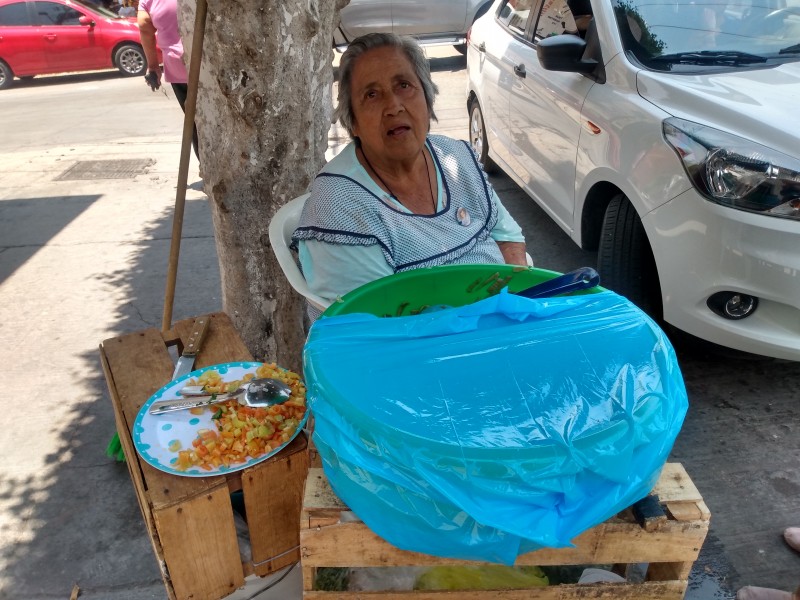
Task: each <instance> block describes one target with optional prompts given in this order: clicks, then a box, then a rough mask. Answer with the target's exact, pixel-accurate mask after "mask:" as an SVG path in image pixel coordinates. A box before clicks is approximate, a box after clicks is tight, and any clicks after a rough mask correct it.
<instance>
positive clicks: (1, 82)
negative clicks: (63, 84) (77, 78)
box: [0, 0, 147, 89]
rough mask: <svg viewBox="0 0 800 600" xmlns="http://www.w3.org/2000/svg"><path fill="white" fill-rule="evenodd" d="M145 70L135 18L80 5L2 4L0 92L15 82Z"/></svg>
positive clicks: (61, 1) (73, 0) (45, 0)
mask: <svg viewBox="0 0 800 600" xmlns="http://www.w3.org/2000/svg"><path fill="white" fill-rule="evenodd" d="M113 67H117V68H118V69H119V70H120V71H121V72H122V73H123V74H125V75H141V74H143V73H144V71H145V69H146V68H147V60H146V59H145V56H144V51H143V50H142V46H141V43H140V41H139V27H138V26H137V25H136V19H134V18H124V17H119V16H117V15H115V14H114V13H113V12H111V11H110V10H107V9H105V8H102V7H99V6H94V5H88V4H84V3H83V2H80V0H0V89H3V88H7V87H9V86H10V85H11V84H12V82H13V79H14V77H32V76H34V75H48V74H52V73H66V72H72V71H94V70H99V69H110V68H113Z"/></svg>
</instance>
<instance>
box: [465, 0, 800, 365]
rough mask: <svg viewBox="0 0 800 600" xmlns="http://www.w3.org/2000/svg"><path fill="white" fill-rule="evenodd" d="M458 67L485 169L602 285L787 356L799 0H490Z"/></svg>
mask: <svg viewBox="0 0 800 600" xmlns="http://www.w3.org/2000/svg"><path fill="white" fill-rule="evenodd" d="M467 71H468V90H467V93H468V98H467V106H468V110H469V113H470V138H471V143H472V146H473V148H474V150H475V151H476V152H477V153H478V155H479V156H480V158H481V161H482V162H483V163H484V165H485V166H486V167H487V168H489V169H491V168H492V167H493V166H495V165H496V166H499V167H500V168H501V169H502V170H503V171H505V172H506V173H507V174H508V175H509V176H510V177H511V178H512V179H514V180H515V181H516V182H517V183H518V184H519V185H520V186H521V187H522V188H523V189H524V190H525V191H526V192H527V193H528V194H529V195H530V196H531V197H532V198H533V199H534V200H535V201H536V202H537V204H539V205H540V206H541V207H542V208H543V209H544V210H545V211H546V212H547V214H548V215H549V216H550V217H551V218H552V219H553V220H554V221H556V222H557V223H558V224H559V225H560V226H561V227H562V228H563V229H564V231H566V232H567V233H568V234H569V235H570V236H571V238H572V239H573V241H575V243H577V244H578V245H579V246H581V247H582V248H584V249H586V250H597V251H598V270H599V271H600V274H601V277H602V284H603V285H604V286H606V287H608V288H610V289H613V290H615V291H617V292H618V293H620V294H623V295H625V296H627V297H628V298H629V299H631V300H632V301H633V302H635V303H636V304H638V305H639V306H640V307H642V308H643V309H644V310H646V311H647V312H648V313H650V314H651V315H652V316H654V317H655V318H656V319H658V320H660V321H661V323H662V324H664V326H665V328H666V329H667V330H668V331H670V330H672V329H673V328H676V329H677V330H681V331H683V332H688V333H689V334H692V335H693V336H697V337H699V338H702V339H705V340H708V341H710V342H713V343H715V344H719V345H723V346H726V347H729V348H734V349H737V350H742V351H745V352H749V353H754V354H760V355H765V356H771V357H778V358H784V359H791V360H800V120H799V119H798V108H797V107H798V106H800V0H762V1H761V2H759V3H751V0H704V1H703V2H697V3H695V2H694V1H693V0H591V2H590V1H589V0H497V1H496V2H495V4H494V5H493V7H492V9H491V10H490V11H489V13H487V14H486V15H485V16H484V17H482V18H480V19H478V20H477V21H476V22H475V24H474V26H473V27H472V30H471V32H470V36H469V50H468V53H467ZM534 258H535V257H534ZM542 266H543V267H546V266H547V265H542Z"/></svg>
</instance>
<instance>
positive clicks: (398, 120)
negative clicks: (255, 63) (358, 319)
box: [293, 33, 526, 318]
mask: <svg viewBox="0 0 800 600" xmlns="http://www.w3.org/2000/svg"><path fill="white" fill-rule="evenodd" d="M437 91H438V90H437V88H436V84H434V83H433V81H432V80H431V75H430V69H429V67H428V61H427V59H426V58H425V55H424V54H423V52H422V50H421V49H420V47H419V45H418V44H417V43H416V42H415V41H414V40H413V39H411V38H401V37H398V36H396V35H393V34H383V33H382V34H368V35H365V36H362V37H360V38H358V39H356V40H355V41H353V42H352V43H351V44H350V46H349V47H348V49H347V51H346V52H345V53H344V54H343V55H342V59H341V61H340V64H339V98H338V106H337V108H336V116H337V118H338V119H339V120H340V121H341V123H342V125H343V126H344V127H345V129H347V131H348V132H349V133H350V135H351V137H352V138H353V141H352V142H351V143H350V144H348V145H347V146H346V147H345V148H344V150H343V151H342V152H341V153H340V154H339V155H337V156H336V157H335V158H334V159H333V160H331V161H330V162H329V163H328V164H327V165H326V166H325V167H324V168H323V169H322V171H321V172H320V173H319V174H318V175H317V177H316V179H315V180H314V183H313V186H312V190H311V196H310V197H309V199H308V201H307V202H306V205H305V207H304V209H303V214H302V216H301V219H300V223H299V226H298V228H297V229H296V230H295V232H294V236H293V239H294V241H295V242H296V243H297V246H298V252H299V258H300V265H301V267H302V270H303V274H304V276H305V278H306V281H307V282H308V285H309V287H310V288H311V290H312V291H314V292H315V293H316V294H318V295H319V296H321V297H323V298H326V299H330V300H333V299H335V298H336V297H337V296H340V295H343V294H345V293H347V292H349V291H351V290H353V289H355V288H356V287H358V286H360V285H363V284H365V283H368V282H370V281H373V280H375V279H378V278H380V277H384V276H386V275H391V274H392V273H396V272H400V271H405V270H409V269H415V268H419V267H430V266H435V265H446V264H468V263H473V264H474V263H504V262H505V263H513V264H519V265H524V264H525V259H526V256H525V244H524V238H523V236H522V231H521V229H520V227H519V225H517V223H516V222H515V221H514V219H513V218H512V217H511V216H510V215H509V214H508V212H507V211H506V209H505V208H504V207H503V205H502V204H501V203H500V200H499V198H498V197H497V194H495V192H494V190H493V189H492V187H491V186H490V185H489V183H488V181H487V179H486V176H485V175H484V173H483V171H482V170H481V168H480V165H479V163H478V162H477V160H476V158H475V155H474V153H473V152H472V150H471V149H470V147H469V145H468V144H467V143H466V142H462V141H455V140H452V139H450V138H447V137H444V136H440V135H430V134H429V131H430V121H431V119H432V118H433V119H435V118H436V116H435V114H434V112H433V100H434V96H435V94H436V93H437ZM311 316H312V318H313V317H315V316H317V315H314V314H312V315H311Z"/></svg>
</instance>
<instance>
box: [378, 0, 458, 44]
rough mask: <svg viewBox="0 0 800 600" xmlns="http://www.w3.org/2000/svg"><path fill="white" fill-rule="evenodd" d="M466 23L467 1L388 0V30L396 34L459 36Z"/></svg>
mask: <svg viewBox="0 0 800 600" xmlns="http://www.w3.org/2000/svg"><path fill="white" fill-rule="evenodd" d="M466 21H467V0H434V1H433V2H431V1H430V0H393V1H392V31H394V33H396V34H398V35H416V36H420V35H429V34H435V33H461V32H463V31H465V29H466Z"/></svg>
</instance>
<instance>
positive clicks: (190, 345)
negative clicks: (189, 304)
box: [172, 317, 209, 380]
mask: <svg viewBox="0 0 800 600" xmlns="http://www.w3.org/2000/svg"><path fill="white" fill-rule="evenodd" d="M208 321H209V318H208V317H198V318H197V319H195V320H194V324H193V325H192V332H191V334H189V339H188V340H186V345H185V346H184V347H183V352H182V353H181V355H180V356H179V357H178V363H177V364H176V365H175V371H174V372H173V373H172V379H173V380H175V379H177V378H178V377H180V376H181V375H186V374H187V373H189V372H190V371H191V370H192V367H193V366H194V359H195V358H197V353H198V352H200V346H201V345H202V344H203V340H204V339H205V337H206V333H207V332H208Z"/></svg>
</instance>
